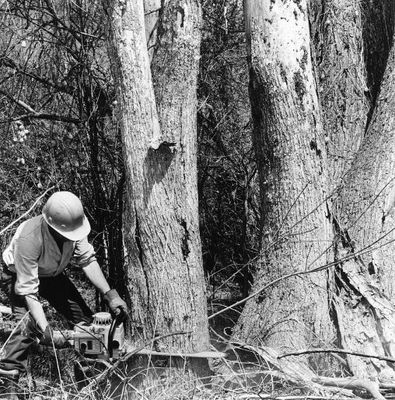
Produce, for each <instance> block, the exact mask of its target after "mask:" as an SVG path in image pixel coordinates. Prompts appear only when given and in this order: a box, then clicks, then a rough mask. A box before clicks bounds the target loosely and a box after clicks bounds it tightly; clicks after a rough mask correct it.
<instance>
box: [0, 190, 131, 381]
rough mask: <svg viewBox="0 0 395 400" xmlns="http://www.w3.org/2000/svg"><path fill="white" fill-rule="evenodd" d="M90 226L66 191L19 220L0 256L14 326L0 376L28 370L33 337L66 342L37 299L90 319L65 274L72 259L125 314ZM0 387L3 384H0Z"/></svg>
mask: <svg viewBox="0 0 395 400" xmlns="http://www.w3.org/2000/svg"><path fill="white" fill-rule="evenodd" d="M89 232H90V224H89V222H88V220H87V218H86V216H85V214H84V210H83V207H82V203H81V201H80V199H79V198H78V197H76V196H75V195H74V194H72V193H70V192H57V193H54V194H53V195H52V196H51V197H50V198H49V199H48V201H47V203H46V204H45V206H44V208H43V211H42V215H39V216H37V217H34V218H31V219H29V220H27V221H25V222H23V223H22V224H21V225H20V226H19V227H18V229H17V230H16V232H15V235H14V237H13V238H12V241H11V243H10V245H9V246H8V247H7V248H6V249H5V251H4V252H3V259H4V262H5V264H6V265H7V268H8V273H9V276H10V282H11V287H10V301H11V306H12V310H13V313H14V314H15V316H16V319H17V321H20V323H19V325H18V328H17V329H16V331H15V332H14V333H13V334H12V336H11V337H10V338H9V341H8V342H7V343H6V345H5V348H4V349H3V353H4V354H3V355H2V358H1V359H0V379H1V378H3V380H4V381H5V380H6V379H5V378H9V379H11V380H14V381H16V380H17V379H18V377H19V374H20V372H22V371H23V370H24V369H25V368H26V362H27V350H28V349H29V347H30V346H31V345H32V344H33V343H34V342H35V341H37V339H39V340H41V341H42V342H46V343H48V344H49V343H54V344H55V345H62V342H63V344H64V342H65V340H64V339H63V337H59V336H56V337H54V335H53V332H52V330H51V327H50V325H49V324H48V321H47V318H46V316H45V313H44V311H43V307H42V305H41V302H40V299H39V298H40V297H42V298H44V299H46V300H48V302H49V304H51V305H52V306H53V307H54V308H55V309H56V310H57V311H58V312H59V313H60V314H62V315H63V316H64V317H65V318H66V319H67V320H68V321H69V322H70V323H71V324H72V325H73V324H78V323H80V322H87V323H89V322H91V320H92V312H91V310H90V309H89V307H88V306H87V305H86V303H85V301H84V300H83V299H82V297H81V295H80V294H79V293H78V291H77V289H76V288H75V286H74V285H73V283H72V282H71V281H70V280H69V279H68V277H67V276H66V275H65V274H64V269H65V268H66V266H67V265H68V264H69V262H70V260H71V259H72V258H74V259H75V261H76V262H77V264H78V265H79V266H80V267H81V268H82V270H83V271H84V273H85V275H86V276H87V277H88V279H89V280H90V281H91V282H92V284H93V285H94V286H96V288H97V289H98V290H99V291H100V293H102V294H103V295H104V299H105V300H106V301H107V303H108V306H109V308H110V311H111V312H112V313H113V314H118V313H119V312H126V303H125V302H124V301H123V300H122V299H121V298H120V297H119V295H118V293H117V292H116V290H115V289H111V290H110V287H109V284H108V282H107V280H106V278H105V277H104V275H103V273H102V271H101V269H100V267H99V264H98V263H97V260H96V257H95V252H94V249H93V247H92V245H91V244H90V243H89V242H88V240H87V236H88V234H89ZM0 386H1V385H0Z"/></svg>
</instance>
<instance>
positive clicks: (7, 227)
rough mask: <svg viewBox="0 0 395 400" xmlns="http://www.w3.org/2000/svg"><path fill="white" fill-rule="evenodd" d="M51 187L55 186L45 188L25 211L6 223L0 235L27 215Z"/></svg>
mask: <svg viewBox="0 0 395 400" xmlns="http://www.w3.org/2000/svg"><path fill="white" fill-rule="evenodd" d="M52 189H55V186H52V187H50V188H49V189H47V190H46V191H45V192H44V193H43V194H42V195H40V196H39V197H38V198H37V199H36V201H35V202H34V203H33V205H32V206H31V207H30V208H29V209H28V210H27V211H26V212H25V213H23V214H22V215H21V216H20V217H18V218H17V219H16V220H15V221H13V222H11V223H10V224H9V225H7V226H6V227H5V228H4V229H2V230H1V231H0V236H1V235H2V234H3V233H4V232H6V231H7V230H8V229H10V228H11V227H12V226H14V225H15V224H16V223H17V222H18V221H20V220H21V219H23V218H25V217H26V215H28V214H29V213H30V212H31V211H32V210H33V209H34V207H36V205H37V204H38V203H39V201H40V200H41V199H42V198H43V197H44V196H45V195H46V194H47V193H48V192H50V191H51V190H52Z"/></svg>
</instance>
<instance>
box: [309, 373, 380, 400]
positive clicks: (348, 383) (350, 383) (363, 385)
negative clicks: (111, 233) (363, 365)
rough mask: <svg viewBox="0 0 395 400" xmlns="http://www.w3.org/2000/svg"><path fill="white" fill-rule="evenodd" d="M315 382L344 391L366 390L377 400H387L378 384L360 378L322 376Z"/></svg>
mask: <svg viewBox="0 0 395 400" xmlns="http://www.w3.org/2000/svg"><path fill="white" fill-rule="evenodd" d="M313 382H316V383H319V384H320V385H323V386H332V387H337V388H342V389H351V390H366V391H367V392H368V393H370V394H371V395H372V397H373V398H375V399H377V400H385V397H384V396H383V395H382V394H381V393H380V390H379V385H378V383H377V382H371V381H367V380H363V379H358V378H326V377H322V376H319V377H316V378H314V379H313Z"/></svg>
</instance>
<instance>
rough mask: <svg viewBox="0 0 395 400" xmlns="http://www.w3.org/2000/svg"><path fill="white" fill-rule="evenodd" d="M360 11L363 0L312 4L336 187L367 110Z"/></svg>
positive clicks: (327, 140)
mask: <svg viewBox="0 0 395 400" xmlns="http://www.w3.org/2000/svg"><path fill="white" fill-rule="evenodd" d="M361 14H362V9H361V0H351V1H344V0H315V1H312V4H311V20H312V40H313V44H314V48H315V63H316V65H315V70H316V75H317V84H318V87H319V90H318V93H319V100H320V104H321V110H322V119H323V125H324V129H325V143H326V150H327V155H328V177H329V184H330V189H332V190H333V189H334V188H335V187H336V186H337V185H338V184H339V182H340V180H341V178H342V177H343V175H344V173H345V172H346V171H347V170H348V169H349V167H350V165H351V163H352V161H353V159H354V157H355V154H356V152H357V151H358V148H359V146H360V144H361V142H362V139H363V136H364V133H365V128H366V121H367V115H368V111H369V102H368V100H367V98H366V95H367V92H368V87H367V81H366V79H367V78H366V68H365V63H364V52H363V40H362V34H363V29H362V15H361Z"/></svg>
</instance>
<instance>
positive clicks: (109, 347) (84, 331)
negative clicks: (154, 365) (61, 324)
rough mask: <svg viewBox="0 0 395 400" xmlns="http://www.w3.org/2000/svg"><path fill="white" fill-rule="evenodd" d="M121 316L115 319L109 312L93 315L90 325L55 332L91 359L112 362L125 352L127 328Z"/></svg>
mask: <svg viewBox="0 0 395 400" xmlns="http://www.w3.org/2000/svg"><path fill="white" fill-rule="evenodd" d="M123 318H124V316H123V315H122V314H119V315H118V316H116V317H115V318H114V319H112V318H111V314H110V313H108V312H98V313H96V314H94V315H93V322H92V323H91V324H90V325H87V324H77V325H76V326H75V327H74V330H72V331H70V330H68V331H61V332H60V331H54V334H55V335H59V334H61V335H63V336H64V337H65V338H66V339H67V340H68V342H69V344H70V345H71V346H73V347H74V349H75V350H76V351H77V352H79V353H80V354H81V355H83V356H85V357H89V358H95V359H102V360H112V359H118V358H119V357H120V356H121V355H123V354H124V352H125V328H124V326H123V323H122V320H123Z"/></svg>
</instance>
